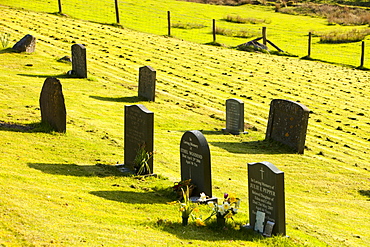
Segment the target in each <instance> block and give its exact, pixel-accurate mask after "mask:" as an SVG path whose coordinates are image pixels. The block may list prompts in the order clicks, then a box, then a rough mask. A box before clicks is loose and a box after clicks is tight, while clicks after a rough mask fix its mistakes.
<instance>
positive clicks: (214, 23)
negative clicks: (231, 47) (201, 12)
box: [212, 19, 216, 43]
mask: <svg viewBox="0 0 370 247" xmlns="http://www.w3.org/2000/svg"><path fill="white" fill-rule="evenodd" d="M212 33H213V43H216V20H215V19H213V20H212Z"/></svg>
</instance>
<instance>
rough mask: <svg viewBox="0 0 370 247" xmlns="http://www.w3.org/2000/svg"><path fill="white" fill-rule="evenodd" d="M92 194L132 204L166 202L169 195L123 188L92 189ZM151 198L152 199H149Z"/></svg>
mask: <svg viewBox="0 0 370 247" xmlns="http://www.w3.org/2000/svg"><path fill="white" fill-rule="evenodd" d="M89 193H90V194H92V195H94V196H98V197H101V198H104V199H107V200H111V201H116V202H123V203H131V204H166V203H167V202H168V197H163V196H159V194H158V193H157V192H154V191H150V192H135V191H123V190H111V191H109V190H106V191H91V192H89ZM148 198H150V200H148Z"/></svg>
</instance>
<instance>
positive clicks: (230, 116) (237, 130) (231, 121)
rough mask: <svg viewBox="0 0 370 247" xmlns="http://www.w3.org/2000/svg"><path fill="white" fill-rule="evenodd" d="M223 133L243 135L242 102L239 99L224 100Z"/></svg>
mask: <svg viewBox="0 0 370 247" xmlns="http://www.w3.org/2000/svg"><path fill="white" fill-rule="evenodd" d="M222 131H223V132H224V133H230V134H233V135H239V134H243V133H244V102H243V101H241V100H239V99H228V100H226V129H223V130H222Z"/></svg>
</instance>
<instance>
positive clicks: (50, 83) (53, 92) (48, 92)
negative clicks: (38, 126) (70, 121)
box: [39, 77, 67, 132]
mask: <svg viewBox="0 0 370 247" xmlns="http://www.w3.org/2000/svg"><path fill="white" fill-rule="evenodd" d="M39 101H40V110H41V122H43V123H47V124H49V125H50V126H51V127H52V128H53V129H54V130H55V131H57V132H66V125H67V122H66V118H67V113H66V107H65V103H64V96H63V91H62V84H61V83H60V81H59V80H58V79H56V78H52V77H50V78H47V79H46V80H45V82H44V85H43V86H42V90H41V94H40V100H39Z"/></svg>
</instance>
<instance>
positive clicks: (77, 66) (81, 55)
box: [72, 44, 87, 78]
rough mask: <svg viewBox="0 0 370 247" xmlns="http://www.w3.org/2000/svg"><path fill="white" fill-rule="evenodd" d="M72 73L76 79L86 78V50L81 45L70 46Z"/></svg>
mask: <svg viewBox="0 0 370 247" xmlns="http://www.w3.org/2000/svg"><path fill="white" fill-rule="evenodd" d="M72 72H73V74H75V75H76V76H77V77H78V78H87V62H86V48H85V47H84V46H83V45H81V44H74V45H72Z"/></svg>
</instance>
